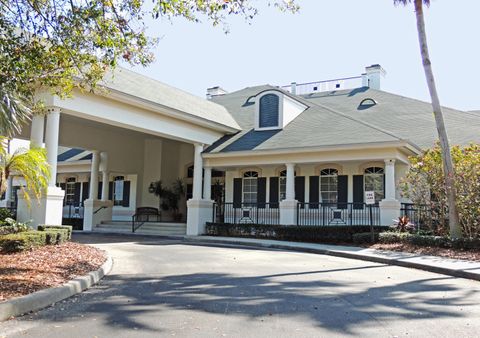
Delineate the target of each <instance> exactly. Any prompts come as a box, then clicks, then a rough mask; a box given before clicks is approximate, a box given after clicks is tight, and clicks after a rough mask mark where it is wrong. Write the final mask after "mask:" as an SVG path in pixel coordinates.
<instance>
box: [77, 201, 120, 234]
mask: <svg viewBox="0 0 480 338" xmlns="http://www.w3.org/2000/svg"><path fill="white" fill-rule="evenodd" d="M83 206H84V209H83V210H84V212H83V231H92V229H93V228H94V227H96V226H97V224H100V223H102V221H111V220H112V211H113V201H100V200H90V199H88V200H85V202H83Z"/></svg>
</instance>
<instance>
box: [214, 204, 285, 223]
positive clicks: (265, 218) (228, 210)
mask: <svg viewBox="0 0 480 338" xmlns="http://www.w3.org/2000/svg"><path fill="white" fill-rule="evenodd" d="M212 221H213V222H214V223H228V224H267V225H275V224H280V209H279V208H278V203H222V204H218V203H215V204H214V205H213V217H212Z"/></svg>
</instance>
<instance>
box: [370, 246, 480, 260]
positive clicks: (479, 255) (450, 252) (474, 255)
mask: <svg viewBox="0 0 480 338" xmlns="http://www.w3.org/2000/svg"><path fill="white" fill-rule="evenodd" d="M365 246H366V247H368V248H370V249H377V250H388V251H403V252H410V253H415V254H419V255H431V256H440V257H446V258H452V259H462V260H468V261H480V250H470V251H467V250H458V249H455V250H454V249H443V248H432V247H420V246H416V245H412V244H402V243H395V244H381V243H377V244H374V245H365Z"/></svg>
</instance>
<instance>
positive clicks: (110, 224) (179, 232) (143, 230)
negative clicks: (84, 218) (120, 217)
mask: <svg viewBox="0 0 480 338" xmlns="http://www.w3.org/2000/svg"><path fill="white" fill-rule="evenodd" d="M136 224H137V225H138V223H136ZM94 231H96V232H111V233H122V234H131V233H132V222H129V221H103V222H102V223H101V224H98V225H97V226H96V227H95V228H94ZM186 233H187V224H185V223H173V222H172V223H169V222H161V223H160V222H159V223H157V222H155V223H154V222H145V223H143V225H142V226H141V227H140V228H138V229H137V230H135V234H139V235H156V236H185V235H186Z"/></svg>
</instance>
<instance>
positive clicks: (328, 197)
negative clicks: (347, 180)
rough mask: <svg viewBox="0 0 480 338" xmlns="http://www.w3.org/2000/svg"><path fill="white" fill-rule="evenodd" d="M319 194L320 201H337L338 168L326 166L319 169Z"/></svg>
mask: <svg viewBox="0 0 480 338" xmlns="http://www.w3.org/2000/svg"><path fill="white" fill-rule="evenodd" d="M320 196H321V197H322V203H337V201H338V170H337V169H332V168H327V169H323V170H322V171H320Z"/></svg>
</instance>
